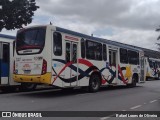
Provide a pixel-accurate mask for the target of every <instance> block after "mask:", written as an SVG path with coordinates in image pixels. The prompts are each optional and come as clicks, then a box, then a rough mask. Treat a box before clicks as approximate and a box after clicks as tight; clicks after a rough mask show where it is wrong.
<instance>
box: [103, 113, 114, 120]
mask: <svg viewBox="0 0 160 120" xmlns="http://www.w3.org/2000/svg"><path fill="white" fill-rule="evenodd" d="M115 115H116V114H112V115H109V116H108V117H102V118H100V120H106V119H110V118H111V117H113V116H115Z"/></svg>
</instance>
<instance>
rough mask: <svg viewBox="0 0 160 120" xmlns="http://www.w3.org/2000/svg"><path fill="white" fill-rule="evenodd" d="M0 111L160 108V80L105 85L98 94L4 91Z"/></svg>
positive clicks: (96, 119) (91, 119)
mask: <svg viewBox="0 0 160 120" xmlns="http://www.w3.org/2000/svg"><path fill="white" fill-rule="evenodd" d="M0 111H160V80H156V81H147V82H146V83H144V84H138V85H137V87H135V88H126V87H111V88H101V90H100V91H99V92H97V93H87V92H86V91H84V90H73V91H62V90H59V89H47V90H41V91H32V92H15V93H0ZM38 119H39V118H38ZM46 119H52V118H46ZM55 119H56V120H60V119H64V120H66V119H68V120H70V119H76V120H83V119H84V120H108V119H115V118H113V117H111V118H110V117H108V116H106V117H105V116H104V117H83V118H80V117H74V118H71V117H67V118H64V117H63V118H62V117H61V118H59V117H56V118H54V120H55ZM118 119H120V120H121V119H124V118H118ZM127 119H129V120H133V119H135V118H127ZM137 119H139V118H137ZM142 119H143V118H142ZM146 119H148V120H150V119H153V120H156V119H157V120H158V118H144V120H146Z"/></svg>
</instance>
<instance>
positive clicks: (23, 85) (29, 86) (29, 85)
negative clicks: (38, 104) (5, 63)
mask: <svg viewBox="0 0 160 120" xmlns="http://www.w3.org/2000/svg"><path fill="white" fill-rule="evenodd" d="M36 87H37V84H34V83H21V86H20V91H33V90H35V89H36Z"/></svg>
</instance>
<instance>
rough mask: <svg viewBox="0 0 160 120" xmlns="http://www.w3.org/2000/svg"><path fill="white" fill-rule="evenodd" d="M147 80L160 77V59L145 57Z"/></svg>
mask: <svg viewBox="0 0 160 120" xmlns="http://www.w3.org/2000/svg"><path fill="white" fill-rule="evenodd" d="M145 69H146V80H153V79H160V59H156V58H148V57H146V58H145Z"/></svg>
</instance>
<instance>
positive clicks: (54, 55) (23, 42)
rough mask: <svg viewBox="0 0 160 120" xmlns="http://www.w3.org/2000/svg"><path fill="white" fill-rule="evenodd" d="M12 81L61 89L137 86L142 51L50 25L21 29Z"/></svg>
mask: <svg viewBox="0 0 160 120" xmlns="http://www.w3.org/2000/svg"><path fill="white" fill-rule="evenodd" d="M15 42H16V46H15V49H16V50H15V61H14V74H13V79H14V80H15V82H18V83H24V84H25V83H36V84H47V85H53V86H56V87H60V88H76V87H87V88H88V89H89V91H91V92H96V91H98V90H99V88H100V87H101V86H107V85H113V86H116V85H126V86H132V87H134V86H136V83H138V82H144V81H145V79H144V74H143V72H144V57H143V56H144V53H143V51H142V50H140V49H137V48H134V47H130V46H127V45H123V44H118V43H114V42H113V43H112V42H111V41H110V40H106V39H102V38H97V37H93V36H89V35H85V34H82V33H78V32H74V31H71V30H67V29H64V28H60V27H56V26H53V25H42V26H32V27H26V28H23V29H20V30H19V31H18V32H17V36H16V41H15Z"/></svg>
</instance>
